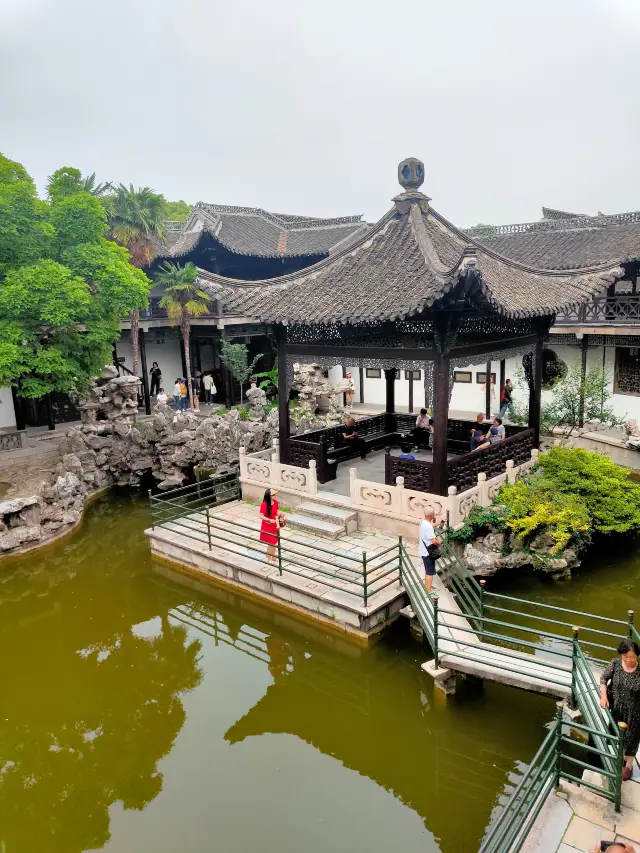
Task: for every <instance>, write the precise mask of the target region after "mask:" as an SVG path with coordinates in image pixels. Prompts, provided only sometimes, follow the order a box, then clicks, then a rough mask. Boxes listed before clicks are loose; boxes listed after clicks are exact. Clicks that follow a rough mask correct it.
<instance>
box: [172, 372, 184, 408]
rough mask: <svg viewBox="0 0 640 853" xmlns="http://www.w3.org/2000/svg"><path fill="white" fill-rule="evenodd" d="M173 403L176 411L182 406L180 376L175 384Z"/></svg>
mask: <svg viewBox="0 0 640 853" xmlns="http://www.w3.org/2000/svg"><path fill="white" fill-rule="evenodd" d="M173 405H174V407H175V410H176V412H179V411H180V409H181V408H182V380H181V379H180V377H179V376H178V378H177V379H176V384H175V385H174V386H173Z"/></svg>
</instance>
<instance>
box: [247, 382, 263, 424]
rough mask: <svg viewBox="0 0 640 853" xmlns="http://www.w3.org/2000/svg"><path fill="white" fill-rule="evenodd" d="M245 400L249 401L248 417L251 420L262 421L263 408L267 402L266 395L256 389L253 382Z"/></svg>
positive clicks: (261, 390) (259, 389)
mask: <svg viewBox="0 0 640 853" xmlns="http://www.w3.org/2000/svg"><path fill="white" fill-rule="evenodd" d="M245 396H246V398H247V400H248V401H249V406H250V409H249V417H250V418H251V419H252V420H258V421H259V420H262V418H263V417H264V407H265V403H266V402H267V395H266V393H265V391H264V389H262V388H258V386H257V385H256V384H255V382H253V381H252V382H251V387H250V388H249V390H248V391H247V393H246V395H245Z"/></svg>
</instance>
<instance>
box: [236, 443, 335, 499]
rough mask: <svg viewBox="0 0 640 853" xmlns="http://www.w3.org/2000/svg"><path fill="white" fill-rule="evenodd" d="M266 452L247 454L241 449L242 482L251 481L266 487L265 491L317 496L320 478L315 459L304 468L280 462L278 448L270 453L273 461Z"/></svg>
mask: <svg viewBox="0 0 640 853" xmlns="http://www.w3.org/2000/svg"><path fill="white" fill-rule="evenodd" d="M265 452H266V451H259V452H258V453H245V450H244V448H243V447H241V448H240V482H242V481H243V480H249V481H250V482H251V483H254V484H259V485H262V486H264V487H265V489H266V488H268V487H269V486H270V487H271V488H274V489H288V490H290V491H294V492H303V493H305V494H308V495H315V494H317V492H318V478H317V474H316V462H315V460H314V459H310V460H309V463H308V466H307V467H305V468H303V467H299V466H297V465H284V464H283V463H282V462H279V461H278V458H277V448H274V449H273V450H270V451H269V452H271V454H272V457H271V459H267V458H265V456H264V455H263V454H264V453H265Z"/></svg>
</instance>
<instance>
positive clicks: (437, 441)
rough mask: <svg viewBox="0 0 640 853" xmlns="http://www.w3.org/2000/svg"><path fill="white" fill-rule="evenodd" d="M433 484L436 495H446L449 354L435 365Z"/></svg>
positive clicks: (439, 355) (440, 357)
mask: <svg viewBox="0 0 640 853" xmlns="http://www.w3.org/2000/svg"><path fill="white" fill-rule="evenodd" d="M433 408H434V414H433V484H432V489H433V492H434V494H436V495H446V494H447V489H448V477H447V428H448V419H449V354H448V353H446V354H440V353H439V354H438V355H437V356H436V359H435V362H434V365H433Z"/></svg>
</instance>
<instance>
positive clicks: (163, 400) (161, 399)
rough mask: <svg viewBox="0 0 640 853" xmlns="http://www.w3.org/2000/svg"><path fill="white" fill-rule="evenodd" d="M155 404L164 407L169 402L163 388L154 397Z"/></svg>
mask: <svg viewBox="0 0 640 853" xmlns="http://www.w3.org/2000/svg"><path fill="white" fill-rule="evenodd" d="M156 402H157V403H160V404H161V405H163V406H166V405H167V404H168V402H169V397H168V396H167V395H166V394H165V390H164V388H160V390H159V391H158V395H157V397H156Z"/></svg>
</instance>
